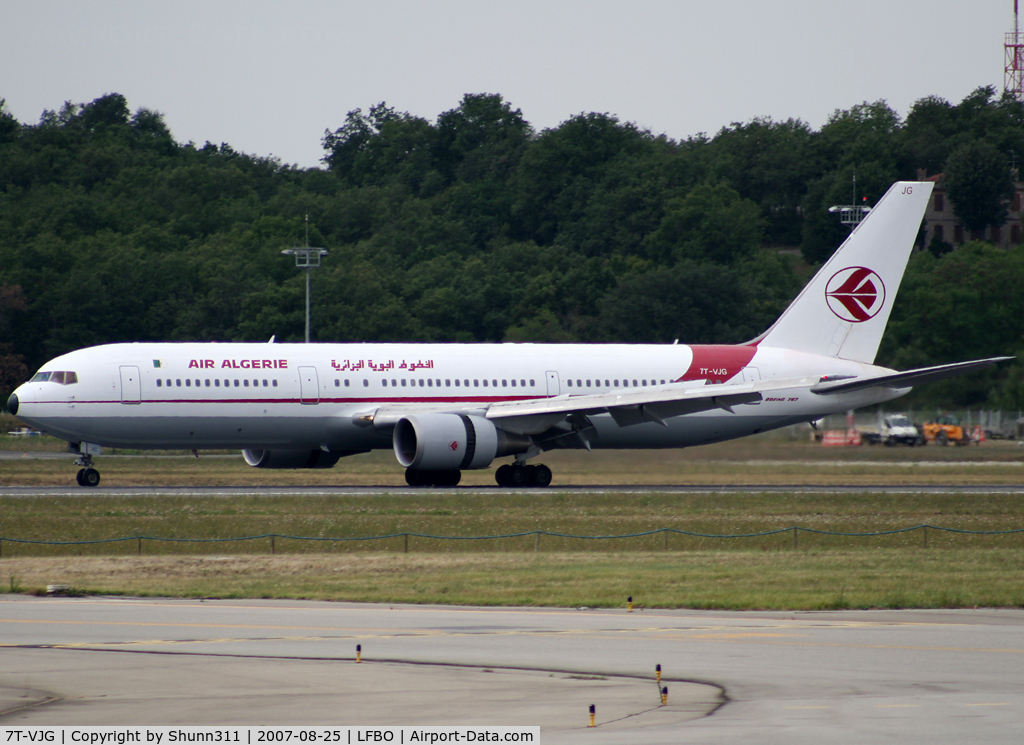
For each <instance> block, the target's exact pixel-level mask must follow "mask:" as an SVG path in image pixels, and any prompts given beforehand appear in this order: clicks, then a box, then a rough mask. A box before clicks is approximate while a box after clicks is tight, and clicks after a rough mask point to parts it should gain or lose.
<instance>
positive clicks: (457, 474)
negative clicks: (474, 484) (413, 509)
mask: <svg viewBox="0 0 1024 745" xmlns="http://www.w3.org/2000/svg"><path fill="white" fill-rule="evenodd" d="M461 480H462V471H459V470H458V469H454V470H451V471H419V470H416V469H413V468H406V469H405V483H407V484H408V485H409V486H458V485H459V481H461Z"/></svg>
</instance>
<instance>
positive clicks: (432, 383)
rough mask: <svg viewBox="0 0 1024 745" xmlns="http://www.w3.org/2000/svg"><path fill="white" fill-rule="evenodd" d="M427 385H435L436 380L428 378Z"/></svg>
mask: <svg viewBox="0 0 1024 745" xmlns="http://www.w3.org/2000/svg"><path fill="white" fill-rule="evenodd" d="M427 387H428V388H433V387H434V381H433V380H431V379H430V378H427Z"/></svg>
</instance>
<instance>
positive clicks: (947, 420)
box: [921, 414, 971, 445]
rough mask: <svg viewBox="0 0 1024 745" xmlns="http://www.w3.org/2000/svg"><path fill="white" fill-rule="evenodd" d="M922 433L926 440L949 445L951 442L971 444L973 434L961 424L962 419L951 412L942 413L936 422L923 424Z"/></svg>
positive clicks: (936, 418)
mask: <svg viewBox="0 0 1024 745" xmlns="http://www.w3.org/2000/svg"><path fill="white" fill-rule="evenodd" d="M921 434H922V435H924V439H925V440H927V441H928V442H934V443H935V444H936V445H948V444H949V443H951V442H952V443H954V444H956V445H970V444H971V436H970V435H969V434H968V433H967V430H965V429H964V428H963V427H961V426H960V420H959V419H957V418H956V417H955V416H952V415H951V414H942V415H941V416H937V417H935V421H934V422H925V423H924V424H922V425H921Z"/></svg>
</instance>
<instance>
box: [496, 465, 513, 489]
mask: <svg viewBox="0 0 1024 745" xmlns="http://www.w3.org/2000/svg"><path fill="white" fill-rule="evenodd" d="M510 473H512V466H510V465H509V464H508V463H506V464H505V465H503V466H498V470H497V471H495V472H494V480H495V481H497V482H498V486H511V483H509V474H510Z"/></svg>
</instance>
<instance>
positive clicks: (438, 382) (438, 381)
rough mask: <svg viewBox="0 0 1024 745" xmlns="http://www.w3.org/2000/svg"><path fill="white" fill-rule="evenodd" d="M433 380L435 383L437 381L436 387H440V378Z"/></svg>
mask: <svg viewBox="0 0 1024 745" xmlns="http://www.w3.org/2000/svg"><path fill="white" fill-rule="evenodd" d="M434 382H435V383H437V387H438V388H440V387H441V381H440V379H438V380H435V381H434Z"/></svg>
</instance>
